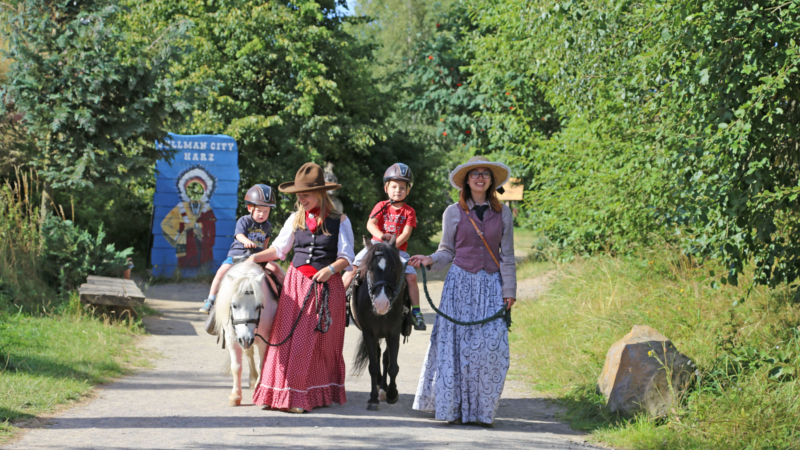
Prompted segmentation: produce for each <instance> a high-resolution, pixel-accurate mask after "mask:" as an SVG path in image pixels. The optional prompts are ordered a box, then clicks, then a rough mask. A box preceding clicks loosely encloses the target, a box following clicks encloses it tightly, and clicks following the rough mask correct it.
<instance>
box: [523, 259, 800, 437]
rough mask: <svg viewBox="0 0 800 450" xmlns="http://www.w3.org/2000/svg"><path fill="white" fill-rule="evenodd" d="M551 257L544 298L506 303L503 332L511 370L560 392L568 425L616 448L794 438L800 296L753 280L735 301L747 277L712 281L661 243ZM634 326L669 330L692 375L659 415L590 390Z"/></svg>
mask: <svg viewBox="0 0 800 450" xmlns="http://www.w3.org/2000/svg"><path fill="white" fill-rule="evenodd" d="M557 267H558V275H557V277H556V281H555V282H554V284H553V285H552V286H551V288H550V289H549V290H548V291H547V292H546V293H545V294H544V295H543V296H542V297H540V298H539V299H538V300H537V301H534V302H522V303H520V304H518V306H517V307H516V308H515V312H514V327H513V328H512V330H513V332H512V333H511V334H510V335H509V337H510V340H511V346H512V351H513V352H514V354H515V355H516V356H517V358H518V361H519V364H518V365H517V367H516V372H517V373H518V374H519V376H520V377H521V378H523V379H526V380H528V381H530V382H531V383H533V384H534V387H535V388H536V389H538V390H540V391H543V392H545V393H549V394H550V395H553V396H555V397H558V398H560V399H561V401H563V403H564V405H565V406H566V407H567V410H568V412H567V415H566V418H567V419H568V420H569V421H570V422H571V424H572V426H574V427H576V428H580V429H584V430H589V431H591V432H592V434H593V439H595V440H600V441H604V442H608V443H611V444H613V445H619V446H623V447H626V448H642V449H645V448H647V449H650V448H663V449H667V448H669V449H673V448H687V449H688V448H709V449H711V448H798V445H799V444H798V443H800V403H799V402H800V395H798V391H797V387H798V386H797V383H798V381H797V376H798V373H797V368H796V365H797V364H798V363H800V343H798V336H800V330H798V328H797V327H798V326H799V325H800V306H798V305H797V304H795V303H792V302H791V300H790V297H789V295H788V291H787V290H786V289H781V288H779V289H776V290H769V289H767V288H763V287H758V286H756V287H754V288H753V290H752V292H751V293H750V295H749V297H747V299H746V301H745V302H744V303H741V302H740V299H741V298H743V297H746V296H747V290H748V289H749V287H750V286H749V285H748V284H745V283H747V281H748V280H747V279H743V280H742V285H741V286H739V287H732V286H725V287H722V288H720V289H714V288H713V287H712V281H713V280H714V279H715V277H712V276H710V275H709V270H708V268H703V267H698V266H696V265H695V264H694V263H693V262H692V261H689V260H687V259H686V258H682V257H680V256H678V255H676V254H675V253H674V252H672V251H670V250H666V249H663V250H654V251H652V252H649V253H647V254H642V255H640V256H639V257H630V258H610V257H603V256H599V257H594V258H591V259H583V260H576V261H574V262H572V263H568V264H564V265H559V266H557ZM743 278H744V277H743ZM735 303H736V304H735ZM734 304H735V305H734ZM633 325H649V326H652V327H653V328H655V329H656V330H658V331H660V332H662V333H663V334H664V335H666V336H667V337H669V338H670V339H671V340H672V341H673V342H674V343H675V344H676V346H677V348H678V349H679V350H680V351H681V352H682V353H684V354H685V355H687V356H688V357H689V358H691V359H692V360H693V361H694V362H695V363H696V364H697V366H698V368H699V373H700V375H701V378H700V382H699V383H698V384H697V385H696V388H695V389H694V390H693V391H691V392H690V393H689V395H688V396H687V398H686V399H685V400H684V407H683V408H682V409H677V410H675V411H673V412H671V413H670V414H669V415H668V416H667V417H663V418H660V419H658V420H650V419H647V418H644V417H639V418H635V419H625V418H621V417H619V416H617V415H614V414H610V413H608V412H607V410H606V409H605V406H604V399H603V397H602V396H600V395H599V394H597V393H596V391H595V385H596V381H597V376H598V375H599V373H600V371H601V370H602V367H603V363H604V361H605V356H606V352H607V350H608V348H609V347H610V346H611V344H612V343H614V342H615V341H617V340H618V339H620V338H621V337H622V336H624V335H625V334H626V333H628V332H629V331H630V330H631V328H632V327H633ZM794 347H797V349H794Z"/></svg>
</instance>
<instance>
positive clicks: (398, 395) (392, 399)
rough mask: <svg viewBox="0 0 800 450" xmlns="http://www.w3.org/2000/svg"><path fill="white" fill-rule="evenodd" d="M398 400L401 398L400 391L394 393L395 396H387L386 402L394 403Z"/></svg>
mask: <svg viewBox="0 0 800 450" xmlns="http://www.w3.org/2000/svg"><path fill="white" fill-rule="evenodd" d="M398 400H400V393H399V392H398V393H396V394H395V395H394V397H389V398H387V399H386V403H388V404H390V405H394V404H395V403H397V401H398Z"/></svg>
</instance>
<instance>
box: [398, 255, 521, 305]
mask: <svg viewBox="0 0 800 450" xmlns="http://www.w3.org/2000/svg"><path fill="white" fill-rule="evenodd" d="M408 265H409V266H411V267H414V268H417V269H418V268H419V267H420V266H425V267H430V266H431V265H433V258H431V257H430V256H425V255H414V256H412V257H411V258H409V260H408ZM516 301H517V299H515V298H513V297H506V298H504V299H503V303H505V304H506V309H508V310H510V309H511V307H512V306H514V303H516Z"/></svg>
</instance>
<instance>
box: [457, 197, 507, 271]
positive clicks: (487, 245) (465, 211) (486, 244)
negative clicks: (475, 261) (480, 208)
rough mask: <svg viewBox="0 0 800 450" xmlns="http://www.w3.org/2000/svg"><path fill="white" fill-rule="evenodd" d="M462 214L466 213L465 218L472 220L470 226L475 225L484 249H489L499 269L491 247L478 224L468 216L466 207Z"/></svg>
mask: <svg viewBox="0 0 800 450" xmlns="http://www.w3.org/2000/svg"><path fill="white" fill-rule="evenodd" d="M464 214H466V215H467V219H469V221H470V222H472V226H473V227H475V232H476V233H478V236H480V238H481V240H482V241H483V245H485V246H486V249H487V250H489V254H490V255H492V259H493V260H494V263H495V264H497V268H498V269H499V268H500V263H499V262H497V258H495V256H494V252H493V251H492V248H491V247H489V243H488V242H486V238H484V237H483V233H482V232H481V230H479V229H478V225H477V224H476V223H475V221H474V220H472V217H470V215H469V210H468V209H467V208H464Z"/></svg>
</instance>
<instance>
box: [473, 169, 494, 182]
mask: <svg viewBox="0 0 800 450" xmlns="http://www.w3.org/2000/svg"><path fill="white" fill-rule="evenodd" d="M469 177H470V178H472V179H473V180H477V179H478V177H483V178H486V179H487V180H488V179H489V178H491V177H492V172H489V171H488V170H487V171H485V172H478V171H477V170H473V171H472V172H470V173H469Z"/></svg>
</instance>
